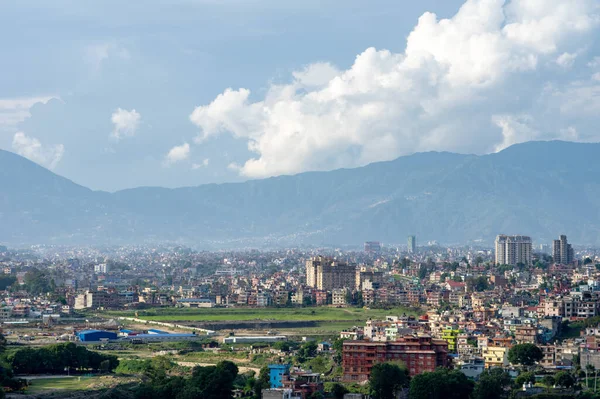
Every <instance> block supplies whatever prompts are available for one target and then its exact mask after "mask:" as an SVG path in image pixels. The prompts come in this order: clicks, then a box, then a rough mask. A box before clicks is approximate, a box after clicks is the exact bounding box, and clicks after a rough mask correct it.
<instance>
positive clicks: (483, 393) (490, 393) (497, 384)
mask: <svg viewBox="0 0 600 399" xmlns="http://www.w3.org/2000/svg"><path fill="white" fill-rule="evenodd" d="M511 384H512V379H511V378H510V375H509V374H508V373H507V372H506V371H504V370H502V369H499V368H494V369H488V370H485V371H484V372H483V373H481V375H480V376H479V381H477V384H476V385H475V390H474V391H473V399H500V398H503V397H505V396H506V388H509V387H510V386H511Z"/></svg>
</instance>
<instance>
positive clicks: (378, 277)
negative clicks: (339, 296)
mask: <svg viewBox="0 0 600 399" xmlns="http://www.w3.org/2000/svg"><path fill="white" fill-rule="evenodd" d="M384 277H385V276H384V274H383V272H376V271H372V270H367V269H366V268H364V267H362V268H360V269H357V270H356V284H355V286H354V288H356V289H357V290H362V289H365V288H368V289H374V288H379V286H380V285H381V284H383V282H384ZM366 282H370V287H364V286H363V283H366Z"/></svg>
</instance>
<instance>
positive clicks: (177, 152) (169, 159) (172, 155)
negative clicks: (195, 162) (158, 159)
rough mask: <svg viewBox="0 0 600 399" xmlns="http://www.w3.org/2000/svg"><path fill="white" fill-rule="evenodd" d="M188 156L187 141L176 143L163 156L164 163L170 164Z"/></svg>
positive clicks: (188, 146) (188, 147)
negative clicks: (180, 143)
mask: <svg viewBox="0 0 600 399" xmlns="http://www.w3.org/2000/svg"><path fill="white" fill-rule="evenodd" d="M189 156H190V145H189V144H188V143H183V144H182V145H177V146H175V147H173V148H171V149H170V150H169V152H168V153H167V155H166V157H165V164H166V165H167V166H168V165H171V164H174V163H176V162H180V161H184V160H186V159H188V158H189Z"/></svg>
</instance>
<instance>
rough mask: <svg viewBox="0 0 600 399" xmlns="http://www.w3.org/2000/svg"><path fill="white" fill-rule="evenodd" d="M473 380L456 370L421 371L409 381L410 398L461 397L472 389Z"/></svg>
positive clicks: (461, 398)
mask: <svg viewBox="0 0 600 399" xmlns="http://www.w3.org/2000/svg"><path fill="white" fill-rule="evenodd" d="M473 385H474V384H473V382H472V381H470V380H469V379H468V378H467V376H465V375H464V374H463V373H461V372H460V371H458V370H447V369H441V368H440V369H437V370H436V371H434V372H431V373H422V374H419V375H417V376H415V377H413V379H412V380H411V382H410V390H409V393H408V397H409V398H410V399H421V398H428V399H463V398H468V397H469V395H471V392H472V391H473Z"/></svg>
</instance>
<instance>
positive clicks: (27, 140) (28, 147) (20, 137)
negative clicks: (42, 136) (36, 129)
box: [12, 132, 65, 169]
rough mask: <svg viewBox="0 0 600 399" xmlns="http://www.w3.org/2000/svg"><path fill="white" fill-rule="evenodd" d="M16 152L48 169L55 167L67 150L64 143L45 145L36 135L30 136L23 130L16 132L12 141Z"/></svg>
mask: <svg viewBox="0 0 600 399" xmlns="http://www.w3.org/2000/svg"><path fill="white" fill-rule="evenodd" d="M12 148H13V150H15V152H16V153H17V154H19V155H21V156H24V157H25V158H28V159H30V160H31V161H33V162H36V163H38V164H40V165H42V166H45V167H47V168H48V169H54V168H55V167H56V165H58V163H59V162H60V160H61V159H62V157H63V154H64V152H65V147H64V146H63V145H62V144H55V145H48V146H44V145H42V143H41V142H40V141H39V140H38V139H36V138H35V137H29V136H27V135H26V134H25V133H23V132H17V133H15V135H14V137H13V141H12Z"/></svg>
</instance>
